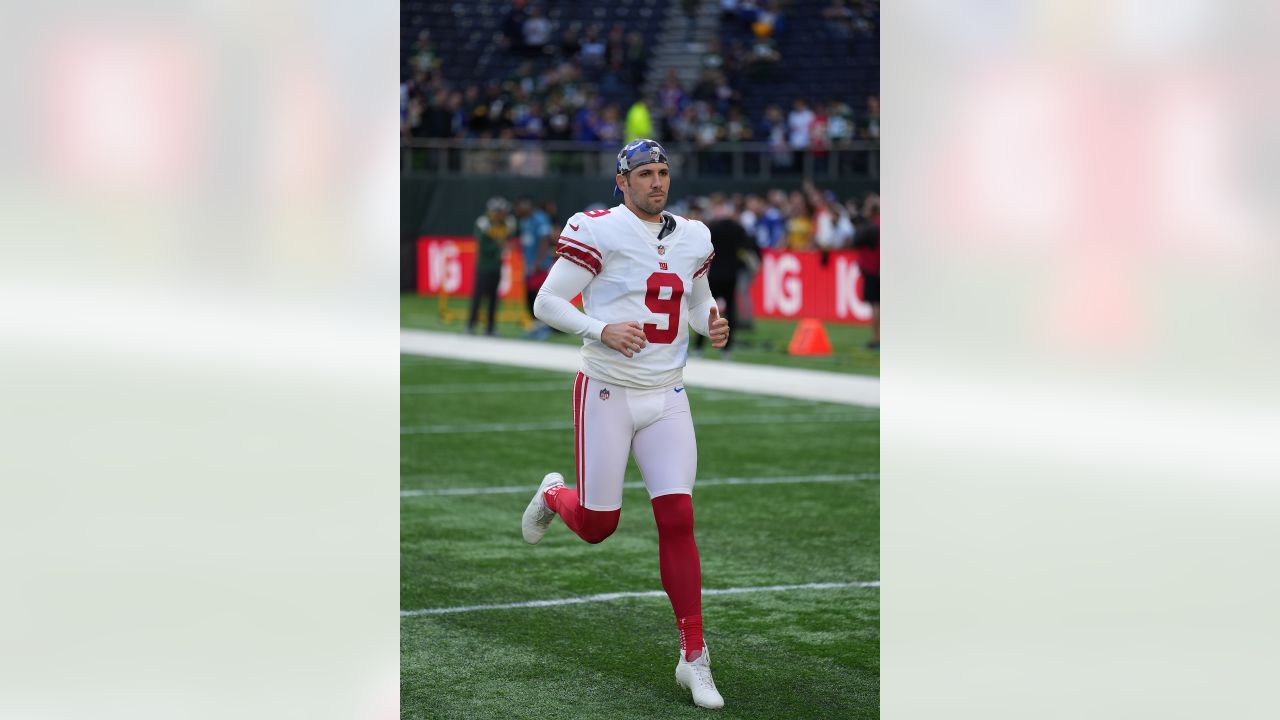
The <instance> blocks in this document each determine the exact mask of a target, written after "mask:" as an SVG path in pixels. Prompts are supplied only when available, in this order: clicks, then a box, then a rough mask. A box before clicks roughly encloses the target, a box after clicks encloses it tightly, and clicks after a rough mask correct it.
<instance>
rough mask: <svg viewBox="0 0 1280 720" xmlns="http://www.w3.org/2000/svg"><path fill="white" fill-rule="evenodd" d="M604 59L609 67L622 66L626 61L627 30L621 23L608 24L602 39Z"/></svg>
mask: <svg viewBox="0 0 1280 720" xmlns="http://www.w3.org/2000/svg"><path fill="white" fill-rule="evenodd" d="M604 59H605V64H606V65H608V66H609V67H615V66H616V67H619V68H621V67H623V66H624V65H626V62H627V30H626V28H624V27H623V26H622V23H617V22H616V23H614V24H612V25H610V26H609V34H608V35H606V36H605V39H604Z"/></svg>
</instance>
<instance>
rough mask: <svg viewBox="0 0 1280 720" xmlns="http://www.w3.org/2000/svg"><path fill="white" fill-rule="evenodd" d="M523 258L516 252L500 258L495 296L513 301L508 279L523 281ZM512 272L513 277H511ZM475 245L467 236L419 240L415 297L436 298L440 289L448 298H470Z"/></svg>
mask: <svg viewBox="0 0 1280 720" xmlns="http://www.w3.org/2000/svg"><path fill="white" fill-rule="evenodd" d="M523 260H524V258H523V257H522V256H521V255H520V253H518V252H507V253H504V254H503V256H502V279H501V280H499V281H498V296H499V297H501V298H504V299H514V297H516V290H517V288H516V287H513V286H512V284H511V277H512V275H513V274H514V275H515V277H520V278H523V277H524V269H523V266H522V263H523ZM513 271H514V273H513ZM475 274H476V241H475V239H474V238H472V237H471V236H469V235H462V236H443V235H432V236H429V237H428V236H423V237H420V238H418V294H419V295H439V294H440V292H441V289H443V291H444V294H446V295H449V296H451V297H470V296H471V290H472V288H474V287H475Z"/></svg>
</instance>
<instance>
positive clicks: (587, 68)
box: [578, 23, 605, 78]
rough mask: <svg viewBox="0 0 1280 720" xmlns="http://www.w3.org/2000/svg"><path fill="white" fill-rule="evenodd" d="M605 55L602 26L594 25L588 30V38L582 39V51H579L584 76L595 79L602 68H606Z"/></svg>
mask: <svg viewBox="0 0 1280 720" xmlns="http://www.w3.org/2000/svg"><path fill="white" fill-rule="evenodd" d="M604 54H605V41H604V38H602V37H600V25H598V24H595V23H593V24H592V25H591V26H590V27H588V28H587V34H586V37H584V38H582V49H581V50H580V51H578V59H579V60H580V61H581V63H582V69H583V74H584V75H586V76H587V77H592V78H594V77H595V75H596V73H598V72H599V70H600V68H602V67H604Z"/></svg>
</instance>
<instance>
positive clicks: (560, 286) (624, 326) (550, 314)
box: [533, 260, 648, 357]
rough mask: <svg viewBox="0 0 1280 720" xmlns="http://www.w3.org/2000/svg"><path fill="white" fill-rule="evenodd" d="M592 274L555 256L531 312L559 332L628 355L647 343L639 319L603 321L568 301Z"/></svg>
mask: <svg viewBox="0 0 1280 720" xmlns="http://www.w3.org/2000/svg"><path fill="white" fill-rule="evenodd" d="M593 277H595V274H594V273H592V272H591V271H590V270H588V269H586V268H584V267H581V266H579V265H576V264H574V263H572V262H566V261H565V260H557V261H556V263H555V264H554V265H552V266H551V271H550V272H548V273H547V279H546V282H544V283H543V284H542V288H541V289H539V290H538V297H537V298H536V299H535V300H534V301H533V314H534V316H535V317H537V318H538V319H539V320H541V321H542V322H544V323H546V324H548V325H550V326H551V327H553V328H555V329H557V330H559V331H561V332H566V333H569V334H570V335H581V336H583V337H588V338H591V339H592V340H599V341H600V342H602V343H604V344H605V346H606V347H609V348H612V349H614V350H617V351H618V352H620V353H622V354H623V355H625V356H627V357H631V356H632V355H634V354H636V353H637V352H640V349H641V348H643V347H644V346H645V345H647V344H648V340H647V339H646V338H645V336H644V329H643V328H642V327H641V325H640V323H639V322H637V321H635V320H632V321H631V322H626V323H605V322H604V321H603V320H597V319H595V318H593V317H591V316H589V315H587V314H586V313H584V312H581V311H580V310H578V308H576V307H574V306H573V303H572V302H570V300H571V299H572V298H575V297H577V296H578V295H579V294H581V293H582V291H583V290H584V289H586V287H587V283H589V282H591V278H593Z"/></svg>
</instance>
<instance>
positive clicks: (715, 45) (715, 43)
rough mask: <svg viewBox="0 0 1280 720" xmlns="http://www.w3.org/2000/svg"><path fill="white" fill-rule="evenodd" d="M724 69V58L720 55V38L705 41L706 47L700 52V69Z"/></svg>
mask: <svg viewBox="0 0 1280 720" xmlns="http://www.w3.org/2000/svg"><path fill="white" fill-rule="evenodd" d="M722 67H724V56H723V55H721V53H720V38H717V37H712V38H711V39H709V40H707V47H706V49H705V50H703V52H702V69H703V71H704V73H705V71H708V70H719V69H720V68H722Z"/></svg>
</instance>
